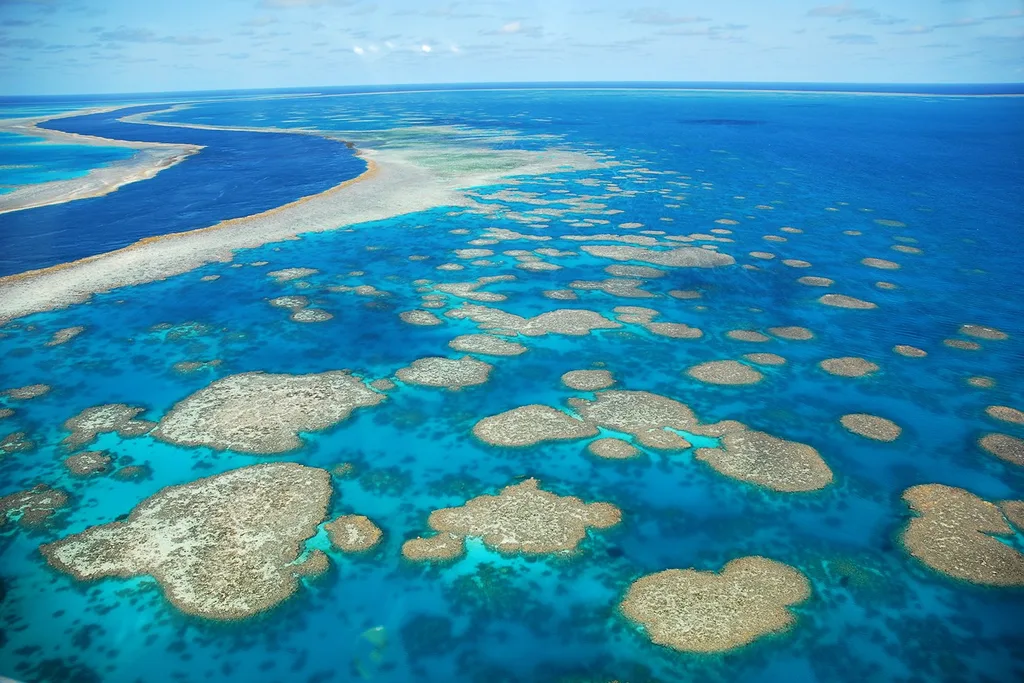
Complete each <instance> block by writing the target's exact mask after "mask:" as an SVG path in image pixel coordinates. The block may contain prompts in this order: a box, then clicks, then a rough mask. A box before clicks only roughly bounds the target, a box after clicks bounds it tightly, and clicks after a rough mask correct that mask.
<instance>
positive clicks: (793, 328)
mask: <svg viewBox="0 0 1024 683" xmlns="http://www.w3.org/2000/svg"><path fill="white" fill-rule="evenodd" d="M768 332H769V334H773V335H775V336H776V337H780V338H782V339H789V340H791V341H808V340H810V339H814V333H813V332H811V331H810V330H809V329H807V328H806V327H799V326H797V325H787V326H783V327H769V328H768Z"/></svg>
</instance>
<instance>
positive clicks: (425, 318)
mask: <svg viewBox="0 0 1024 683" xmlns="http://www.w3.org/2000/svg"><path fill="white" fill-rule="evenodd" d="M398 317H399V318H401V319H402V322H404V323H408V324H410V325H426V326H429V325H440V324H441V323H442V322H444V321H443V320H441V319H440V318H438V317H437V316H436V315H434V314H433V313H431V312H430V311H424V310H422V309H419V308H416V309H413V310H411V311H402V312H401V313H399V314H398Z"/></svg>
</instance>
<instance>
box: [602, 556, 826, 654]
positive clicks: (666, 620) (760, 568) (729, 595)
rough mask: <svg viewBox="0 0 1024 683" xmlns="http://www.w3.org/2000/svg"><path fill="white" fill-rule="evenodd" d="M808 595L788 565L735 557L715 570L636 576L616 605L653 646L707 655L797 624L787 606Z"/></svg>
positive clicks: (808, 587) (802, 578)
mask: <svg viewBox="0 0 1024 683" xmlns="http://www.w3.org/2000/svg"><path fill="white" fill-rule="evenodd" d="M810 597H811V584H810V582H809V581H808V580H807V577H805V576H804V575H803V574H801V573H800V572H799V571H797V570H796V569H794V568H793V567H790V566H789V565H786V564H782V563H781V562H776V561H774V560H769V559H767V558H764V557H757V556H750V557H740V558H737V559H735V560H732V561H730V562H729V563H727V564H726V565H725V566H724V567H723V568H722V571H721V572H719V573H716V572H712V571H707V572H703V571H698V570H696V569H668V570H665V571H662V572H657V573H655V574H648V575H647V576H643V577H640V578H639V579H637V580H636V581H634V582H633V584H632V585H631V586H630V587H629V590H628V591H627V592H626V596H625V598H624V599H623V601H622V602H621V603H620V604H619V609H620V610H621V611H622V613H623V614H624V615H625V616H626V617H627V618H628V619H630V620H631V621H633V622H636V623H638V624H640V625H641V626H643V627H644V633H646V635H647V637H648V638H650V640H651V642H653V643H654V644H656V645H662V646H665V647H669V648H672V649H674V650H679V651H680V652H694V653H711V652H723V651H726V650H733V649H736V648H740V647H743V646H744V645H748V644H749V643H752V642H753V641H755V640H757V639H758V638H761V637H763V636H766V635H769V634H771V633H779V632H782V631H786V630H787V629H789V628H790V627H792V625H793V624H794V623H795V622H796V618H795V617H794V616H793V613H792V612H791V611H790V610H789V609H788V608H789V607H791V606H793V605H797V604H800V603H802V602H804V601H806V600H807V599H808V598H810Z"/></svg>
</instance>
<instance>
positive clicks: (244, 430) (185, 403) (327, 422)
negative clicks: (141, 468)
mask: <svg viewBox="0 0 1024 683" xmlns="http://www.w3.org/2000/svg"><path fill="white" fill-rule="evenodd" d="M384 398H385V397H384V395H383V394H379V393H377V392H376V391H373V390H372V389H370V388H369V387H367V386H366V385H365V384H363V381H362V380H361V379H359V378H358V377H354V376H352V375H350V374H349V373H347V372H341V371H336V372H325V373H321V374H310V375H273V374H267V373H263V372H247V373H243V374H239V375H231V376H229V377H225V378H223V379H219V380H217V381H216V382H213V383H212V384H210V385H209V386H207V387H206V388H204V389H200V390H199V391H197V392H195V393H194V394H191V395H190V396H187V397H186V398H184V399H182V400H181V401H179V402H178V403H176V404H175V405H174V407H173V408H172V409H171V411H170V412H169V413H167V415H165V416H164V418H163V419H162V420H160V424H159V426H158V427H157V428H156V429H155V430H153V436H155V437H156V438H158V439H161V440H163V441H167V442H170V443H173V444H178V445H180V446H209V447H210V448H214V449H216V450H235V451H242V452H245V453H260V454H269V453H284V452H285V451H290V450H292V449H295V448H299V447H300V446H302V444H303V441H302V439H300V438H299V432H315V431H320V430H322V429H327V428H328V427H330V426H332V425H334V424H337V423H338V422H341V421H342V420H344V419H346V418H347V417H348V416H349V415H350V414H351V413H352V411H353V410H355V409H356V408H360V407H366V406H374V405H377V404H378V403H380V402H381V401H383V400H384Z"/></svg>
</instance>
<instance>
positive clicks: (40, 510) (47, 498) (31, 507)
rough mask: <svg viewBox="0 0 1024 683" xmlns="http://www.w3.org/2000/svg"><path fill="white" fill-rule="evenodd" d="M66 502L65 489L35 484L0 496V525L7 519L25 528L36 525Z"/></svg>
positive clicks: (44, 520) (40, 523) (42, 522)
mask: <svg viewBox="0 0 1024 683" xmlns="http://www.w3.org/2000/svg"><path fill="white" fill-rule="evenodd" d="M67 504H68V494H67V493H66V492H65V491H62V490H61V489H56V488H50V487H49V486H47V485H46V484H37V485H36V486H34V487H32V488H30V489H28V490H27V491H17V492H16V493H12V494H10V495H7V496H3V497H0V527H3V526H4V525H5V524H6V523H7V522H8V521H11V522H14V523H15V524H18V525H19V526H21V527H24V528H26V529H32V528H35V527H38V526H40V525H42V524H44V523H46V521H47V520H49V518H50V517H52V516H53V515H54V513H56V512H57V510H58V509H60V508H62V507H64V506H65V505H67Z"/></svg>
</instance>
